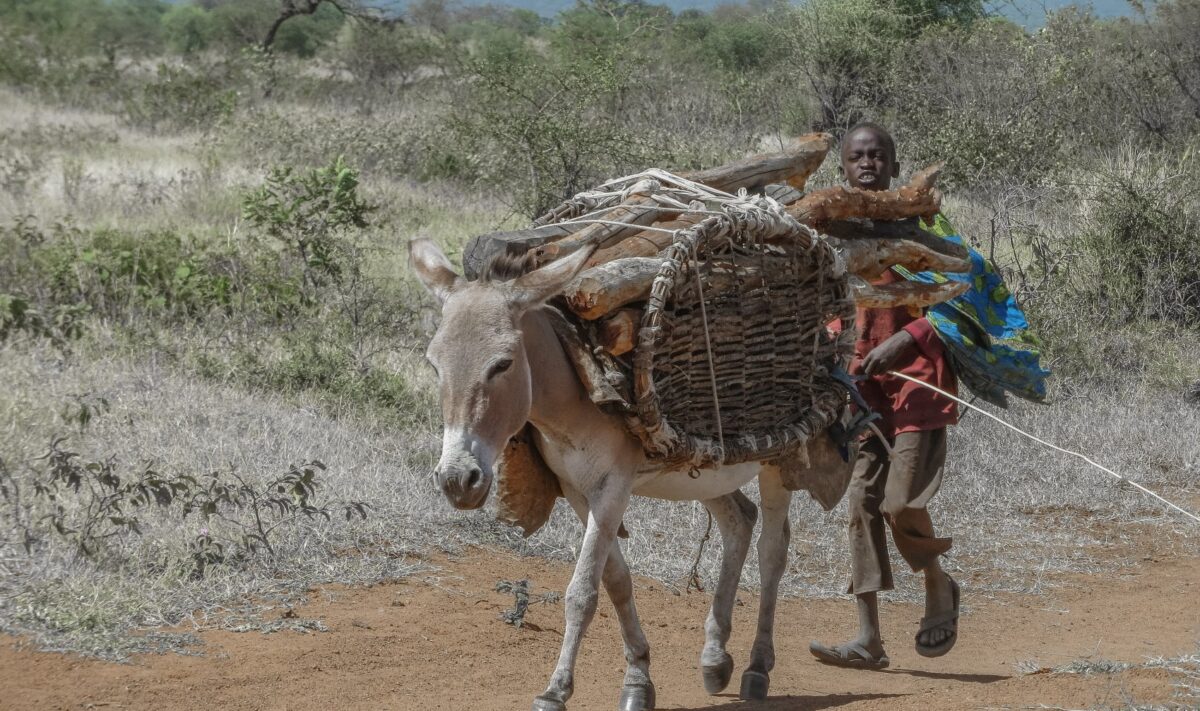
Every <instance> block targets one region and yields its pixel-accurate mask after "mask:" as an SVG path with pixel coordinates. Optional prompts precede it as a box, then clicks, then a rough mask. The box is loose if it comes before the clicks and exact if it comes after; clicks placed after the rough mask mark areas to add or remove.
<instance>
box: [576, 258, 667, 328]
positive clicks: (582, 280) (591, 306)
mask: <svg viewBox="0 0 1200 711" xmlns="http://www.w3.org/2000/svg"><path fill="white" fill-rule="evenodd" d="M662 265H663V260H662V259H661V258H658V257H631V258H629V259H620V260H617V261H615V262H607V263H605V264H599V265H597V266H594V267H592V268H591V269H588V270H586V271H584V272H583V273H582V274H580V275H579V276H577V277H575V279H574V281H572V282H571V283H570V284H568V285H567V288H566V289H564V290H563V295H564V296H566V297H567V305H568V306H570V307H571V310H572V311H574V312H575V313H577V314H579V315H580V316H581V317H583V318H585V319H589V320H593V319H598V318H600V317H601V316H603V315H605V314H607V313H611V312H613V311H616V310H617V309H619V308H621V307H622V306H624V305H626V304H630V303H633V302H634V301H641V300H643V299H645V298H647V297H648V296H650V287H651V285H652V284H653V283H654V277H655V276H657V275H658V272H659V270H660V269H661V268H662Z"/></svg>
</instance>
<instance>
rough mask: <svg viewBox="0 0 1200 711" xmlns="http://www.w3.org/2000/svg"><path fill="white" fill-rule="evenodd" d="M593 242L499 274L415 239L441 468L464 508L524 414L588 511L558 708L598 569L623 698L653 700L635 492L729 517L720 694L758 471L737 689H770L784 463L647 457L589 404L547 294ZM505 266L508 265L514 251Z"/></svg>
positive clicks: (583, 513) (720, 591)
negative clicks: (629, 510) (429, 297)
mask: <svg viewBox="0 0 1200 711" xmlns="http://www.w3.org/2000/svg"><path fill="white" fill-rule="evenodd" d="M589 255H590V251H589V250H581V251H578V252H576V253H574V254H572V255H571V256H569V257H566V258H564V259H561V260H558V261H555V262H552V263H550V264H549V265H547V266H544V267H541V268H540V269H535V270H532V271H527V272H526V273H521V274H519V275H516V276H513V278H509V279H507V280H505V277H506V276H509V275H508V274H506V273H504V272H505V270H504V269H502V268H497V267H496V265H493V268H492V270H491V272H490V273H484V274H483V275H482V276H481V277H480V279H479V280H477V281H467V280H466V279H464V278H462V277H461V276H459V275H457V274H456V273H455V272H454V270H453V268H452V266H451V264H450V261H449V260H448V259H447V258H446V256H445V255H444V254H443V253H442V252H441V250H439V249H438V248H437V246H435V245H434V244H433V243H432V242H430V241H428V240H415V241H413V242H412V243H411V245H410V258H411V262H412V266H413V268H414V270H415V271H416V273H417V275H418V277H419V278H420V280H421V282H422V283H424V285H425V287H426V288H428V289H429V291H430V292H432V293H433V295H434V296H435V297H436V298H437V300H438V302H439V303H440V304H441V307H442V321H441V325H440V327H439V328H438V330H437V333H436V334H435V335H434V336H433V339H432V341H431V342H430V344H429V349H428V351H427V357H428V359H429V362H430V363H431V364H432V365H433V367H434V369H435V370H436V371H437V376H438V383H439V387H440V390H441V404H442V422H443V427H444V432H443V439H442V454H441V459H440V461H439V462H438V465H437V470H436V474H437V480H438V484H439V485H440V487H441V489H442V492H443V493H444V494H445V495H446V498H447V499H449V501H450V503H451V504H453V505H454V506H455V507H456V508H459V509H475V508H478V507H480V506H482V505H483V503H484V501H485V500H486V499H487V496H488V492H489V490H490V488H491V486H492V478H493V467H494V465H495V462H496V459H497V457H498V456H499V455H500V453H501V452H502V451H503V450H504V446H505V444H506V443H507V442H508V440H509V438H511V437H513V436H514V435H516V434H517V433H518V432H520V431H521V430H522V429H524V428H525V426H526V424H527V423H528V424H531V425H532V426H533V428H534V429H535V431H536V434H535V440H534V441H535V445H536V446H537V448H538V450H539V451H540V453H541V455H542V457H543V459H544V460H545V462H546V464H547V465H548V466H549V467H550V469H551V470H552V471H553V472H554V474H555V475H556V476H557V477H558V481H559V484H560V485H561V487H562V491H563V495H564V496H565V497H566V499H567V500H568V501H569V502H570V504H571V506H572V508H574V510H575V513H576V514H578V515H579V518H580V519H581V520H582V521H583V522H584V523H585V525H586V533H585V534H584V537H583V544H582V546H581V548H580V552H579V560H578V562H577V563H576V565H575V573H574V575H573V576H572V578H571V583H570V585H569V586H568V587H567V592H566V603H565V608H566V610H565V612H566V631H565V634H564V635H563V642H562V651H561V653H560V654H559V658H558V665H557V666H556V667H555V669H554V673H553V674H552V675H551V677H550V683H549V685H548V686H547V687H546V690H545V691H544V692H542V694H541V695H540V696H538V697H537V698H536V699H534V701H533V710H534V711H563V710H564V709H566V703H567V701H568V700H569V699H570V698H571V694H572V691H573V688H574V669H575V659H576V655H577V653H578V652H579V645H580V643H581V642H582V640H583V636H584V634H585V633H586V631H587V627H588V624H589V623H590V622H591V621H592V617H593V616H594V615H595V612H596V604H597V601H598V598H599V593H598V590H599V586H600V583H601V581H603V583H604V587H605V589H606V590H607V591H608V596H609V598H610V599H611V600H612V602H613V605H614V606H615V607H616V612H617V617H618V619H619V621H620V625H621V634H622V637H623V638H624V643H625V660H626V663H627V666H626V671H625V680H624V686H623V688H622V690H621V696H620V702H619V708H620V709H621V710H622V711H642V710H644V709H652V708H654V704H655V695H654V684H653V683H652V682H651V681H650V647H649V645H648V643H647V642H646V636H645V634H644V633H643V632H642V626H641V624H640V623H639V622H638V616H637V610H636V609H635V608H634V603H633V586H632V582H631V580H630V576H629V568H628V567H627V566H626V564H625V560H624V558H623V556H622V554H621V548H620V546H619V545H617V544H616V542H615V541H616V537H617V531H618V529H619V527H620V525H621V519H622V517H623V516H624V513H625V509H626V507H627V506H628V505H629V498H630V496H633V495H638V496H649V497H653V498H659V499H670V500H679V501H689V500H690V501H700V502H702V503H703V505H704V507H705V508H706V509H708V511H709V512H710V513H711V514H712V516H713V519H714V520H715V521H716V522H717V525H718V527H719V529H720V531H721V542H722V560H721V574H720V579H719V582H718V583H717V587H716V590H715V593H714V595H713V600H712V609H711V611H710V612H709V615H708V621H707V623H706V624H705V644H704V649H703V650H702V651H701V653H700V665H701V671H702V674H703V679H704V686H705V688H706V689H707V691H708V692H709V693H712V694H715V693H717V692H719V691H721V690H723V689H724V688H725V687H726V686H727V685H728V684H729V680H730V677H731V675H732V672H733V659H732V658H731V657H730V655H729V653H728V652H726V650H725V644H726V642H728V640H729V634H730V628H731V617H732V612H733V605H734V600H735V595H736V592H737V586H738V581H739V579H740V577H741V572H742V566H743V563H744V562H745V559H746V553H747V551H748V550H749V547H750V540H751V537H752V533H753V528H754V523H755V519H756V517H757V512H756V510H755V506H754V504H753V503H752V502H751V501H750V500H749V499H748V498H746V496H745V495H744V494H742V493H741V492H740V491H739V488H740V487H742V486H744V485H745V484H747V483H749V482H750V481H752V480H753V479H754V478H755V477H758V482H759V491H760V492H761V502H762V513H763V516H762V518H763V527H762V534H761V536H760V537H759V541H758V555H759V562H760V569H761V575H762V580H761V587H762V590H761V596H760V604H759V610H758V632H757V635H756V636H755V640H754V646H753V649H752V650H751V652H750V663H749V666H748V667H747V668H746V670H745V672H744V673H743V675H742V683H741V697H742V698H744V699H763V698H765V697H766V695H767V689H768V685H769V678H768V674H769V673H770V671H771V669H772V668H773V667H774V665H775V651H774V640H773V628H774V621H775V605H776V598H777V595H778V590H779V580H780V577H781V576H782V574H783V570H784V565H785V563H786V559H787V551H788V538H789V528H788V506H789V504H790V502H791V492H790V491H789V490H788V489H786V488H785V487H784V484H783V480H782V473H781V471H780V469H779V467H776V466H773V465H766V464H762V463H747V464H739V465H733V466H725V467H722V468H720V469H715V470H714V469H709V470H703V471H701V472H700V475H699V476H695V473H694V472H693V473H691V474H689V468H688V467H682V468H676V469H664V468H662V467H661V466H660V465H656V464H655V462H653V461H650V460H648V459H647V457H646V455H645V453H644V451H643V448H642V445H641V443H640V442H639V441H638V439H637V438H636V437H635V436H634V435H632V434H630V432H629V431H628V430H627V429H626V427H625V424H624V422H623V421H622V420H621V418H619V417H616V416H613V415H610V414H606V413H605V412H603V411H601V410H600V409H599V408H598V407H596V405H594V404H593V403H592V401H591V399H590V398H589V396H588V393H587V392H586V391H585V389H584V386H583V384H582V383H581V382H580V380H579V379H578V377H577V375H576V372H575V369H574V367H573V365H572V363H571V362H570V361H569V359H568V356H567V354H566V353H565V352H564V350H563V347H562V345H561V344H560V342H559V340H558V338H557V336H556V335H555V332H554V330H553V326H552V324H551V322H550V319H549V317H548V316H547V315H546V313H545V311H544V310H543V309H541V308H540V307H541V306H542V305H543V304H545V302H546V301H547V300H549V299H551V298H552V297H554V296H555V295H556V294H558V293H560V292H561V291H562V289H563V287H565V286H566V285H567V283H568V282H569V281H570V280H571V279H572V278H574V277H575V275H576V273H577V272H578V271H579V270H580V268H581V267H582V266H583V264H584V262H585V261H586V260H587V258H588V257H589ZM510 266H511V265H510Z"/></svg>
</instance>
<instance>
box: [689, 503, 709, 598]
mask: <svg viewBox="0 0 1200 711" xmlns="http://www.w3.org/2000/svg"><path fill="white" fill-rule="evenodd" d="M704 513H706V514H708V525H707V526H705V527H704V536H703V537H702V538H701V539H700V544H699V545H698V546H697V547H696V559H695V560H693V561H692V570H691V572H690V573H689V574H688V576H687V587H685V588H684V589H683V591H684V592H691V591H692V586H695V587H696V592H704V585H702V584H701V583H700V559H701V558H703V557H704V546H705V544H706V543H708V537H709V536H710V535H711V534H712V511H709V510H708V509H705V510H704Z"/></svg>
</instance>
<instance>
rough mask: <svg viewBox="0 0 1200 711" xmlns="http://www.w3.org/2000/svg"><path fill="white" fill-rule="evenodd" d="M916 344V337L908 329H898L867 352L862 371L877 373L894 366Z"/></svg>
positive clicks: (884, 371)
mask: <svg viewBox="0 0 1200 711" xmlns="http://www.w3.org/2000/svg"><path fill="white" fill-rule="evenodd" d="M915 345H916V339H914V338H913V337H912V334H911V333H909V332H908V331H900V332H898V333H896V334H895V335H893V336H892V337H891V338H889V339H887V340H886V341H884V342H883V343H880V344H879V345H878V346H875V348H873V349H871V352H870V353H868V354H867V357H866V358H863V361H862V366H861V369H862V372H863V373H865V374H867V375H879V374H880V373H886V372H887V371H889V370H892V369H894V368H895V367H896V364H897V363H899V362H900V361H901V360H902V359H903V358H904V357H905V356H906V355H908V354H909V353H910V352H911V351H912V349H913V347H914V346H915Z"/></svg>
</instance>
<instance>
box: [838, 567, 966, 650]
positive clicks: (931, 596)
mask: <svg viewBox="0 0 1200 711" xmlns="http://www.w3.org/2000/svg"><path fill="white" fill-rule="evenodd" d="M952 609H954V589H953V588H952V587H951V586H950V576H949V575H947V574H946V572H945V571H943V570H942V566H941V564H940V563H939V562H938V561H937V560H934V561H933V562H932V563H930V564H929V565H927V566H926V567H925V616H926V617H933V616H934V615H939V614H941V613H943V612H948V611H950V610H952ZM860 615H861V613H860ZM952 635H954V632H953V631H951V630H950V629H948V628H947V627H935V628H933V629H931V630H927V631H925V632H921V633H920V634H919V635H918V636H917V640H918V642H919V643H920V644H921V646H923V647H932V646H934V645H938V644H941V643H942V642H944V641H946V640H947V639H949V638H950V637H951V636H952Z"/></svg>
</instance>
